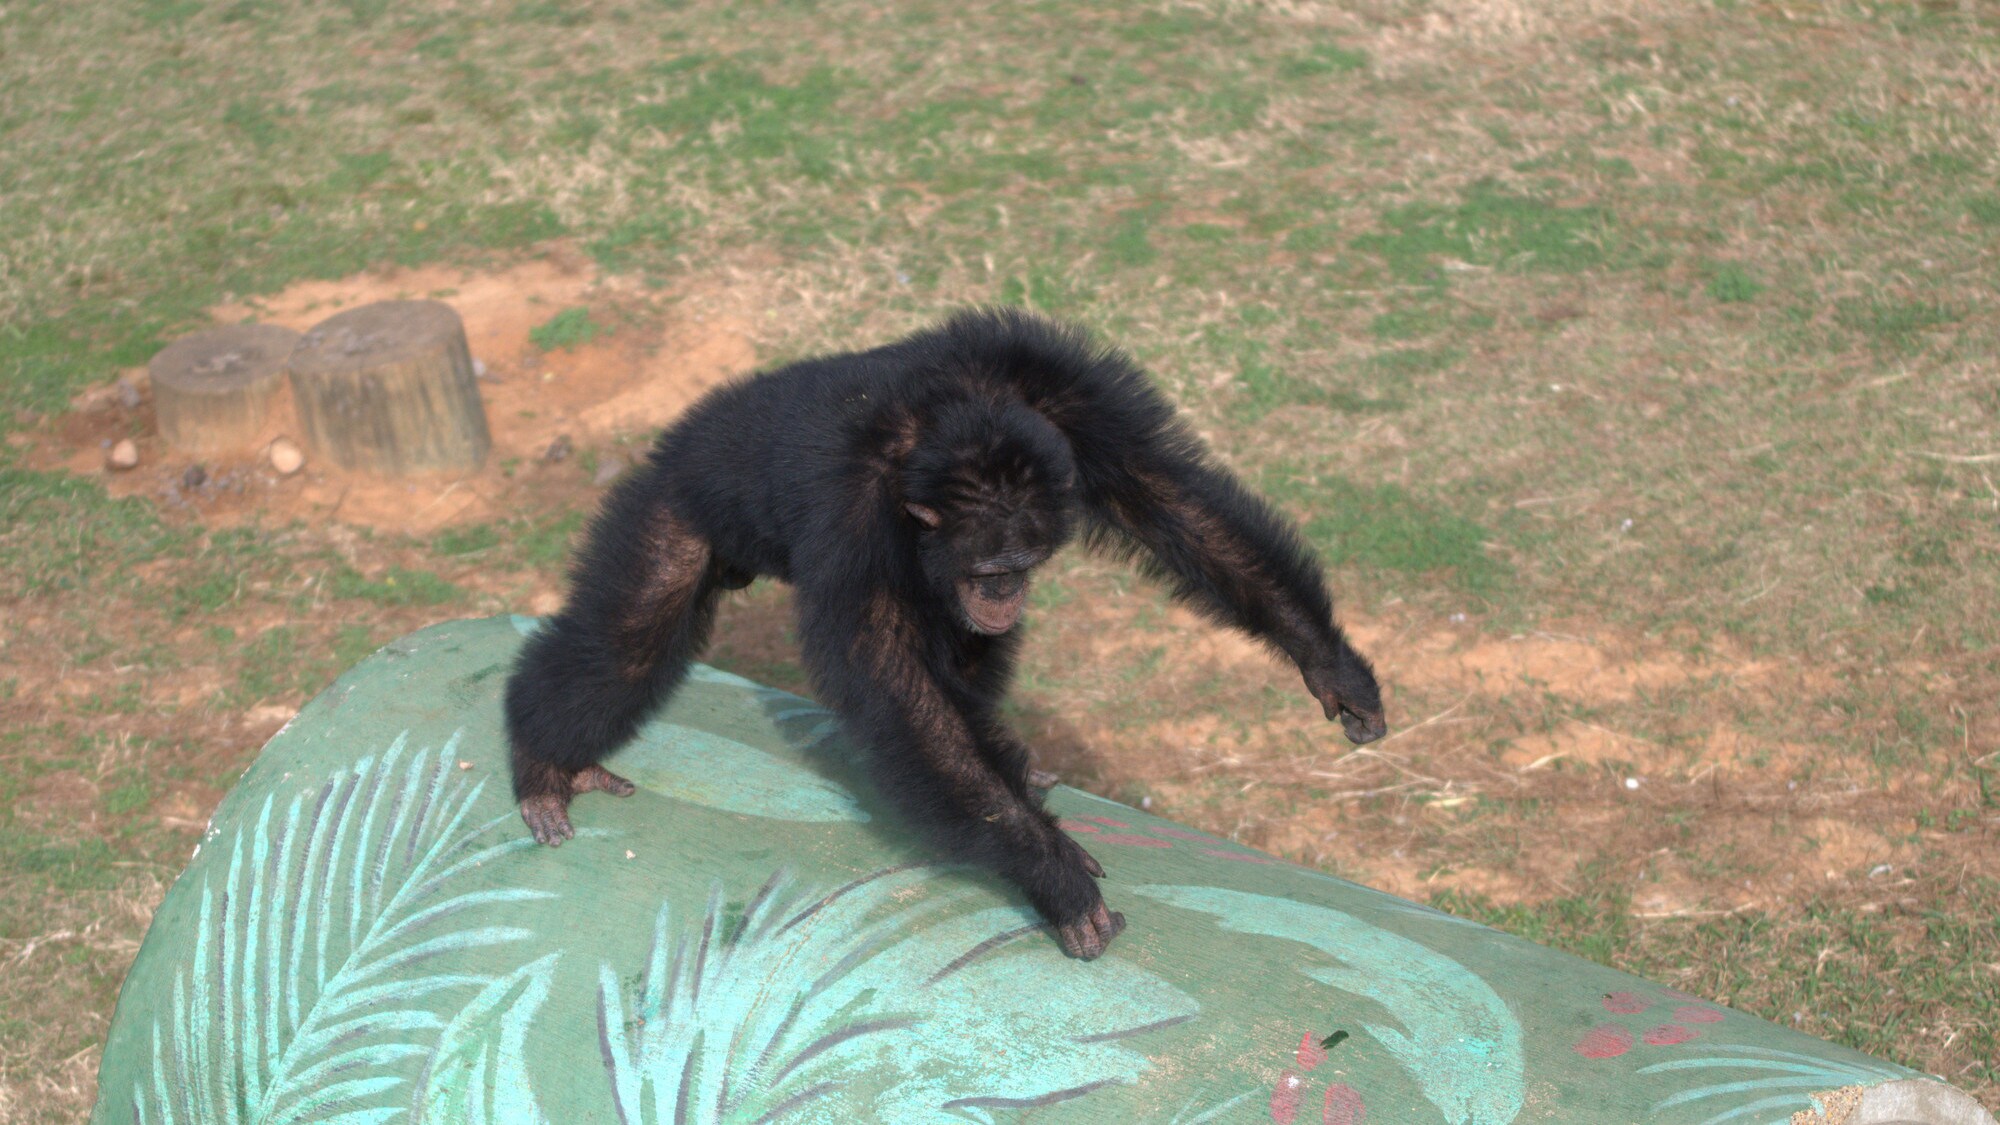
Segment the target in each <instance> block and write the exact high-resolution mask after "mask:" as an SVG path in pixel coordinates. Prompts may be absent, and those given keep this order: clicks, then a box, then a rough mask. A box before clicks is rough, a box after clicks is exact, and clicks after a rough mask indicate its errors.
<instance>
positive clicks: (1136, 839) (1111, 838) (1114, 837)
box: [1097, 832, 1173, 848]
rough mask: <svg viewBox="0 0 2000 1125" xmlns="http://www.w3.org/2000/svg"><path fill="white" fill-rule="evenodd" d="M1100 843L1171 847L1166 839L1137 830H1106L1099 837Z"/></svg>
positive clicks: (1136, 846)
mask: <svg viewBox="0 0 2000 1125" xmlns="http://www.w3.org/2000/svg"><path fill="white" fill-rule="evenodd" d="M1097 842H1098V843H1100V844H1128V845H1130V846H1132V847H1135V848H1171V847H1173V845H1172V844H1169V843H1167V842H1166V841H1165V840H1155V839H1153V838H1152V837H1151V836H1141V835H1139V834H1138V833H1136V832H1106V833H1104V834H1103V835H1101V836H1099V837H1098V838H1097Z"/></svg>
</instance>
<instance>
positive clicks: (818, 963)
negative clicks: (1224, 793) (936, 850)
mask: <svg viewBox="0 0 2000 1125" xmlns="http://www.w3.org/2000/svg"><path fill="white" fill-rule="evenodd" d="M928 874H929V869H926V868H921V867H904V868H888V869H885V870H881V871H877V872H874V873H873V874H870V875H868V876H865V877H863V878H861V879H858V880H856V881H854V882H852V883H849V884H847V885H845V886H842V887H839V888H837V889H834V890H832V891H830V892H805V891H802V890H800V889H799V888H796V887H794V886H792V885H791V883H790V881H789V879H788V878H787V877H786V876H785V874H784V873H783V872H780V873H778V874H776V875H773V876H772V878H771V879H770V880H769V881H768V882H766V883H765V884H764V886H763V887H762V888H761V889H760V890H758V891H757V893H756V894H755V895H754V896H752V898H751V899H750V901H749V902H748V903H746V904H745V905H744V906H742V907H741V908H740V909H732V908H730V907H728V906H726V905H725V904H724V902H723V899H722V892H721V890H720V888H719V887H718V888H717V889H716V890H715V891H714V892H713V893H712V894H711V896H710V898H709V903H708V908H707V910H706V911H705V912H704V913H703V914H702V916H701V917H699V918H697V919H694V920H693V922H692V923H691V924H682V925H680V926H678V927H677V926H676V924H675V919H674V916H673V914H672V912H671V911H670V910H669V909H667V908H662V910H661V911H660V914H659V920H658V923H657V926H656V927H655V931H654V937H653V945H652V952H651V957H650V959H649V963H648V964H647V965H646V966H645V968H644V969H643V971H642V972H640V973H639V974H638V977H637V979H636V981H635V982H634V983H633V985H632V986H630V987H629V988H628V987H627V986H626V985H624V984H623V983H621V980H620V976H619V974H618V972H617V971H616V970H615V969H613V968H612V967H611V966H609V965H607V966H604V967H603V970H602V973H601V976H600V989H599V991H600V997H599V1004H600V1007H599V1033H600V1044H601V1046H602V1048H603V1052H604V1059H605V1065H606V1067H607V1068H608V1069H609V1070H610V1073H611V1080H612V1089H613V1098H614V1101H615V1103H616V1105H617V1108H618V1114H619V1118H620V1120H621V1121H624V1122H627V1123H639V1122H649V1123H650V1122H661V1121H669V1120H671V1121H674V1122H677V1123H682V1122H685V1123H720V1122H849V1121H896V1122H927V1121H951V1122H964V1121H991V1120H993V1117H994V1114H995V1113H996V1112H997V1111H1002V1110H1008V1109H1020V1108H1027V1107H1033V1106H1040V1105H1049V1104H1053V1103H1056V1102H1060V1101H1066V1100H1068V1099H1070V1098H1075V1097H1081V1096H1083V1095H1086V1094H1088V1093H1090V1092H1091V1091H1093V1090H1096V1089H1099V1088H1101V1087H1105V1086H1109V1085H1114V1084H1119V1083H1126V1082H1130V1081H1132V1080H1134V1079H1135V1078H1136V1077H1138V1075H1139V1074H1140V1073H1141V1072H1142V1071H1144V1070H1145V1069H1146V1067H1147V1065H1148V1064H1147V1061H1146V1059H1145V1057H1144V1056H1143V1055H1142V1054H1140V1053H1139V1052H1137V1051H1135V1050H1132V1049H1130V1048H1129V1047H1128V1046H1127V1045H1126V1044H1125V1043H1124V1042H1123V1041H1124V1040H1125V1039H1127V1038H1129V1037H1133V1036H1138V1035H1142V1034H1144V1033H1146V1032H1148V1031H1153V1030H1156V1029H1159V1028H1164V1027H1169V1026H1172V1025H1174V1024H1177V1023H1181V1022H1183V1021H1186V1020H1188V1019H1191V1018H1193V1016H1194V1015H1195V1013H1196V1011H1197V1010H1198V1007H1197V1005H1196V1004H1195V1002H1194V1001H1193V1000H1192V999H1190V998H1188V997H1187V996H1185V995H1184V994H1182V993H1181V992H1179V991H1178V990H1176V989H1174V988H1173V987H1171V986H1169V985H1167V984H1166V983H1165V982H1163V981H1161V980H1159V979H1158V978H1156V977H1154V976H1152V975H1151V974H1149V973H1146V972H1144V971H1142V970H1140V969H1138V968H1136V967H1134V966H1132V965H1130V964H1127V963H1125V962H1123V961H1119V960H1117V959H1115V958H1112V959H1106V960H1100V961H1097V962H1094V963H1091V964H1089V965H1085V964H1083V963H1081V962H1071V961H1068V960H1067V959H1065V958H1064V957H1063V956H1062V954H1061V952H1060V951H1059V950H1058V949H1057V947H1056V945H1055V943H1054V942H1052V941H1050V940H1049V939H1048V937H1047V936H1046V931H1045V930H1044V929H1043V927H1042V926H1041V924H1040V922H1039V920H1038V919H1036V917H1035V916H1034V914H1033V913H1032V912H1030V911H1028V910H1026V909H1023V908H1018V907H998V908H988V909H981V910H972V911H966V910H964V909H961V908H962V907H963V905H964V903H965V901H966V899H967V896H968V894H969V892H958V891H950V890H946V891H944V892H942V893H932V892H931V888H929V887H927V886H926V885H925V877H926V875H928Z"/></svg>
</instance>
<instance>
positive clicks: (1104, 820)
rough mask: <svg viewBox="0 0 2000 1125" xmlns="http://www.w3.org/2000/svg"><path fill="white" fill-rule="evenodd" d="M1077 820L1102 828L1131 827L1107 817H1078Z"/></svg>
mask: <svg viewBox="0 0 2000 1125" xmlns="http://www.w3.org/2000/svg"><path fill="white" fill-rule="evenodd" d="M1077 819H1078V820H1087V821H1089V822H1091V823H1092V824H1102V825H1103V826H1104V827H1106V828H1130V827H1132V826H1131V825H1129V824H1127V823H1125V822H1124V821H1122V820H1113V819H1111V818H1110V817H1108V816H1080V817H1078V818H1077Z"/></svg>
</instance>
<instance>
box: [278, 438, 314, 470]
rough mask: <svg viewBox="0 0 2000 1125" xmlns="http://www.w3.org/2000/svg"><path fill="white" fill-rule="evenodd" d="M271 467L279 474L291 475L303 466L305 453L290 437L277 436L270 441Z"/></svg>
mask: <svg viewBox="0 0 2000 1125" xmlns="http://www.w3.org/2000/svg"><path fill="white" fill-rule="evenodd" d="M270 458H271V467H272V468H274V469H276V470H278V475H280V476H287V477H288V476H291V475H292V474H293V473H296V472H298V471H299V470H300V469H302V468H304V467H305V464H306V455H305V452H304V451H303V450H301V449H300V448H299V447H298V446H297V445H296V444H294V443H293V442H292V440H291V439H290V438H279V439H278V440H276V441H274V442H272V443H271V449H270Z"/></svg>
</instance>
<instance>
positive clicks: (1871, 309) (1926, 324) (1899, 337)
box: [1833, 297, 1965, 351]
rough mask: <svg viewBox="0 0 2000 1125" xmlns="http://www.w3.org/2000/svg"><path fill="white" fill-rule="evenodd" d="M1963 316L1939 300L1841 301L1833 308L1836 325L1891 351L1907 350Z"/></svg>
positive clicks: (1859, 298) (1857, 298) (1962, 313)
mask: <svg viewBox="0 0 2000 1125" xmlns="http://www.w3.org/2000/svg"><path fill="white" fill-rule="evenodd" d="M1964 317H1965V314H1964V312H1962V311H1961V310H1959V309H1957V308H1954V307H1952V306H1950V305H1946V304H1944V303H1943V302H1941V301H1900V300H1887V299H1883V298H1879V297H1865V298H1864V297H1849V298H1844V299H1842V300H1841V301H1839V302H1837V303H1836V304H1835V305H1834V311H1833V319H1834V321H1835V323H1837V324H1839V325H1840V326H1841V327H1842V328H1846V329H1848V330H1849V331H1852V332H1858V333H1860V334H1862V335H1864V336H1866V337H1868V338H1869V340H1870V341H1871V342H1873V343H1874V344H1876V345H1878V346H1880V347H1882V348H1885V349H1888V350H1892V351H1908V350H1910V349H1912V348H1914V347H1916V346H1918V345H1919V344H1920V343H1921V342H1922V337H1923V334H1924V333H1925V332H1928V331H1930V330H1931V329H1935V328H1943V327H1945V326H1947V325H1951V324H1956V323H1958V322H1959V321H1960V320H1962V319H1964Z"/></svg>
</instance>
